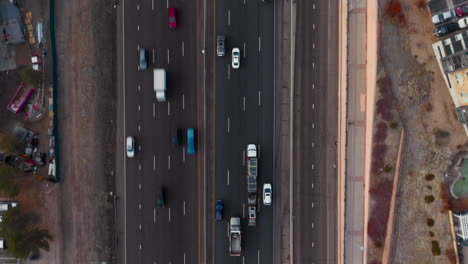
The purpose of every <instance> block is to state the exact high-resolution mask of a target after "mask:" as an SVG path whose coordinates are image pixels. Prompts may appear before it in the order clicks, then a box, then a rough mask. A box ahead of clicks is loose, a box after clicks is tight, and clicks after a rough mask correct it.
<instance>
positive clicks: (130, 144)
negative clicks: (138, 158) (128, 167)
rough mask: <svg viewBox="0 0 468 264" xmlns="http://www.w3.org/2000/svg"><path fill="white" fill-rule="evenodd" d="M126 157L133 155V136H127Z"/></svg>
mask: <svg viewBox="0 0 468 264" xmlns="http://www.w3.org/2000/svg"><path fill="white" fill-rule="evenodd" d="M126 149H127V157H129V158H133V157H135V139H134V138H133V137H127V147H126Z"/></svg>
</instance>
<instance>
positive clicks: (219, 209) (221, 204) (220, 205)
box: [215, 200, 224, 221]
mask: <svg viewBox="0 0 468 264" xmlns="http://www.w3.org/2000/svg"><path fill="white" fill-rule="evenodd" d="M223 207H224V202H223V201H221V200H217V201H216V207H215V208H216V221H221V220H223Z"/></svg>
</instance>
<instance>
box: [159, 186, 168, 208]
mask: <svg viewBox="0 0 468 264" xmlns="http://www.w3.org/2000/svg"><path fill="white" fill-rule="evenodd" d="M157 204H158V208H164V206H165V204H166V195H165V191H164V188H161V191H160V192H159V193H158V200H157Z"/></svg>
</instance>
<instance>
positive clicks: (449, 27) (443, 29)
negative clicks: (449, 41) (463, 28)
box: [434, 23, 460, 38]
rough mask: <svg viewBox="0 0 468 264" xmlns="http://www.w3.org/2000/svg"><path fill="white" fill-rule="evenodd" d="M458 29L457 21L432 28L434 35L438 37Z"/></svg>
mask: <svg viewBox="0 0 468 264" xmlns="http://www.w3.org/2000/svg"><path fill="white" fill-rule="evenodd" d="M459 29H460V27H459V26H458V24H457V23H447V24H444V25H442V26H438V27H436V29H435V30H434V35H435V36H436V37H438V38H440V37H443V36H445V35H447V34H450V33H453V32H455V31H457V30H459Z"/></svg>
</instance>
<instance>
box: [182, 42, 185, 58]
mask: <svg viewBox="0 0 468 264" xmlns="http://www.w3.org/2000/svg"><path fill="white" fill-rule="evenodd" d="M184 55H185V52H184V42H183V41H182V57H184Z"/></svg>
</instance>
